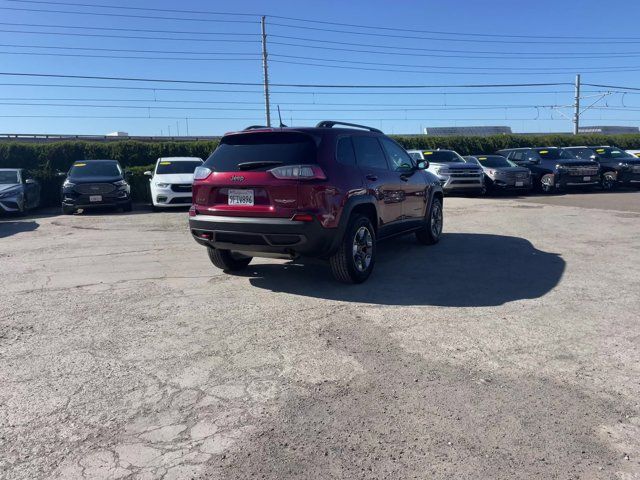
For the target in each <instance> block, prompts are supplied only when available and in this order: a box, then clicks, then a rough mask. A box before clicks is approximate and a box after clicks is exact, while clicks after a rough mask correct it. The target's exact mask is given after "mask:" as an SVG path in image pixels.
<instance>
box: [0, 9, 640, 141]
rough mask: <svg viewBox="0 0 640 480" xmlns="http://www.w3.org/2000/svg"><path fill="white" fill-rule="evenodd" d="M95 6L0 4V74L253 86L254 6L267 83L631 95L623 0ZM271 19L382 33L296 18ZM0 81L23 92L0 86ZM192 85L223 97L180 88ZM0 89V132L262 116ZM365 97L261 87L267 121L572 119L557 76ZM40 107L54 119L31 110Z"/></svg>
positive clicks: (237, 97) (230, 92)
mask: <svg viewBox="0 0 640 480" xmlns="http://www.w3.org/2000/svg"><path fill="white" fill-rule="evenodd" d="M53 2H56V3H58V5H55V4H53ZM64 2H66V4H65V3H64ZM107 3H108V2H107V0H103V1H101V2H98V1H95V0H60V1H58V0H52V1H51V2H45V3H40V2H35V3H34V2H25V1H10V0H0V11H1V15H0V18H1V19H2V20H1V21H0V22H1V24H0V44H2V46H0V56H1V57H0V58H1V64H0V65H1V67H0V71H2V72H22V73H44V74H63V75H91V76H111V77H139V78H154V79H162V78H163V79H180V80H201V81H222V82H249V83H260V82H262V67H261V61H260V59H259V55H260V49H261V46H260V42H259V40H260V37H259V30H260V25H259V15H260V14H265V15H267V16H268V18H267V33H268V44H269V53H270V60H271V62H270V66H269V68H270V80H271V82H272V83H284V84H299V83H309V84H378V85H409V84H410V85H415V84H420V85H460V84H469V83H471V84H490V83H546V82H552V83H555V82H561V83H562V82H564V83H568V84H570V83H572V82H573V81H574V76H575V73H581V74H582V81H583V82H586V83H595V84H612V85H621V86H629V87H638V88H640V81H638V79H639V78H640V31H639V30H638V28H637V27H638V18H640V2H637V1H635V2H634V1H629V0H626V1H621V0H611V1H608V2H603V1H602V0H583V1H575V0H563V1H559V0H555V1H552V0H537V1H535V2H522V1H519V0H511V1H506V0H505V1H501V0H500V1H499V0H484V1H471V0H466V1H450V2H447V1H442V0H440V1H425V0H421V1H413V0H412V1H402V2H391V1H380V0H373V1H371V0H368V1H362V0H355V1H349V2H347V1H336V0H326V1H323V2H301V1H289V0H287V1H270V2H264V1H255V0H251V1H235V2H213V1H211V2H205V1H201V0H184V1H182V2H175V1H168V0H155V1H153V2H152V1H150V0H137V1H136V0H133V1H132V2H128V3H127V2H125V1H122V0H116V1H114V2H111V5H113V6H122V7H129V8H130V7H140V8H150V9H170V10H178V9H180V10H182V9H184V10H192V11H208V12H229V13H242V14H255V15H252V16H246V15H245V16H233V15H207V14H203V13H172V12H162V11H147V10H135V9H134V10H131V9H118V8H100V7H98V5H107ZM71 4H86V5H91V6H77V5H71ZM27 10H31V11H27ZM51 10H58V11H59V12H52V11H51ZM70 12H92V13H99V14H100V15H80V14H74V13H70ZM127 15H128V16H127ZM269 16H270V17H269ZM278 16H280V17H293V18H301V19H308V20H316V21H321V22H337V23H345V24H352V25H371V26H379V27H385V28H387V29H386V30H385V29H367V28H359V27H355V26H340V25H332V24H326V23H311V22H300V21H296V20H291V19H283V18H276V17H278ZM143 17H165V18H155V19H153V18H143ZM176 18H183V19H190V20H177V19H176ZM220 20H224V22H220ZM71 27H75V28H71ZM393 29H405V30H404V31H399V30H393ZM142 30H151V31H146V32H145V31H142ZM328 30H342V32H338V31H328ZM25 32H40V33H37V34H36V33H25ZM42 32H50V33H51V32H57V33H58V35H47V34H42ZM174 32H184V33H174ZM433 32H451V33H452V34H442V33H433ZM61 34H64V35H61ZM222 34H227V35H222ZM230 34H233V35H230ZM469 34H477V35H469ZM398 36H407V37H423V38H398ZM518 36H524V37H518ZM113 37H120V38H113ZM121 37H156V38H144V39H143V38H121ZM158 37H159V38H158ZM283 37H289V38H283ZM291 37H294V38H291ZM554 37H589V38H573V39H571V38H554ZM604 37H609V38H608V39H607V38H604ZM230 40H231V41H230ZM283 44H288V45H283ZM292 44H293V45H292ZM45 47H47V48H45ZM131 50H135V51H131ZM352 50H360V51H352ZM143 51H147V52H143ZM158 52H161V53H158ZM162 52H164V53H162ZM480 52H489V53H480ZM26 53H32V54H29V55H27V54H26ZM33 53H40V54H46V55H33ZM563 54H564V55H563ZM83 55H85V56H83ZM86 55H88V56H91V55H101V56H107V57H117V58H91V57H87V56H86ZM559 56H564V57H567V58H557V57H559ZM581 56H583V57H596V56H600V57H601V58H579V57H581ZM122 57H156V58H151V59H150V58H122ZM157 57H162V58H157ZM185 58H187V59H188V60H185ZM238 59H241V60H238ZM284 62H295V63H284ZM319 65H320V66H319ZM625 69H626V71H625ZM602 70H607V71H606V72H603V71H602ZM10 83H13V84H15V83H26V84H31V86H15V85H7V84H10ZM33 84H41V86H34V85H33ZM42 84H47V85H67V87H63V86H43V85H42ZM87 86H108V87H116V86H117V87H135V88H136V89H114V88H109V89H106V88H87ZM154 87H156V88H157V89H156V90H155V91H154V90H153V88H154ZM162 88H173V89H184V90H187V91H178V90H162ZM194 89H199V90H227V91H188V90H194ZM583 90H584V91H585V93H584V95H585V97H588V98H585V99H583V105H585V106H586V105H589V104H590V103H592V102H594V101H596V100H597V99H598V97H597V96H594V95H597V94H598V92H601V91H602V92H603V91H607V90H609V89H605V88H598V87H589V86H584V87H583ZM0 91H1V93H0V112H2V113H0V133H65V134H106V133H108V132H111V131H115V130H120V131H126V132H129V133H130V134H132V135H159V134H161V133H162V134H164V135H167V134H168V133H169V129H170V132H171V134H172V135H175V134H177V133H178V131H179V133H180V134H181V135H184V134H186V132H187V123H188V128H189V133H190V134H191V135H215V134H221V133H223V132H225V131H228V130H234V129H239V128H242V127H244V126H246V125H248V124H255V123H264V107H263V93H262V89H261V87H259V86H244V87H240V86H224V85H218V86H216V85H204V84H203V85H195V84H160V83H143V82H130V81H127V82H124V81H98V80H88V79H62V78H35V77H16V76H4V75H0ZM372 92H373V91H372V90H362V89H354V90H348V89H345V88H342V89H333V90H330V89H322V88H309V89H300V88H294V87H275V86H274V87H273V88H272V97H271V100H272V105H273V108H274V113H273V116H272V118H274V119H276V118H277V113H275V106H276V105H280V107H281V110H282V116H283V120H284V122H285V123H293V124H294V125H309V124H313V123H315V122H317V121H318V120H322V119H337V120H343V121H357V122H360V123H368V124H371V125H373V126H376V127H382V128H383V129H384V130H385V131H386V132H389V133H418V132H419V131H420V130H421V128H423V127H427V126H456V125H457V126H463V125H509V126H511V127H512V128H513V130H514V131H516V132H518V131H532V132H536V131H538V132H543V131H544V132H548V131H570V130H571V123H570V121H569V120H567V119H565V118H564V117H563V116H562V114H561V113H560V112H563V113H564V114H565V115H567V116H571V109H570V108H565V109H560V111H558V110H557V109H552V108H551V106H554V105H567V104H571V103H572V102H573V87H572V86H571V85H560V86H546V87H536V88H528V87H527V88H524V87H522V88H495V89H484V88H468V89H460V88H451V87H442V88H432V89H424V90H416V89H413V90H407V91H402V92H401V91H399V90H398V89H395V90H379V91H376V93H372ZM420 92H422V93H420ZM461 92H464V94H462V93H461ZM494 92H495V93H494ZM505 92H506V93H505ZM24 104H31V105H24ZM35 104H39V105H35ZM45 104H49V105H45ZM50 104H56V105H55V106H54V105H50ZM536 106H537V107H538V108H536ZM596 106H597V107H599V108H598V109H592V110H590V111H588V112H586V113H585V114H584V116H583V119H582V124H583V125H603V124H604V125H631V126H637V125H640V90H638V91H636V92H635V93H633V92H632V91H630V92H629V93H627V94H626V95H622V93H613V94H611V95H608V96H607V97H606V98H604V99H602V100H600V101H599V102H598V103H597V104H596ZM519 107H522V108H519ZM42 116H51V117H53V118H38V117H42ZM66 117H75V118H66ZM83 117H86V118H83ZM94 117H129V118H94ZM131 117H146V118H131ZM148 117H152V118H148ZM153 117H166V118H153ZM187 119H188V120H187Z"/></svg>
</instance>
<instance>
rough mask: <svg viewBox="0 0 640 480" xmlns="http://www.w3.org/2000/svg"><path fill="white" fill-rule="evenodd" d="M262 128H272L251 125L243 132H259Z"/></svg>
mask: <svg viewBox="0 0 640 480" xmlns="http://www.w3.org/2000/svg"><path fill="white" fill-rule="evenodd" d="M261 128H270V127H267V126H266V125H249V126H248V127H247V128H245V129H244V130H243V132H244V131H247V130H259V129H261Z"/></svg>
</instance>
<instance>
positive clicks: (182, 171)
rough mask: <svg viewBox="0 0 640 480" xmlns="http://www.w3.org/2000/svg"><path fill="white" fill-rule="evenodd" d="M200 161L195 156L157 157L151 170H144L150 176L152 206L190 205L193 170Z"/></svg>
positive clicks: (200, 163)
mask: <svg viewBox="0 0 640 480" xmlns="http://www.w3.org/2000/svg"><path fill="white" fill-rule="evenodd" d="M202 163H203V162H202V159H201V158H197V157H167V158H159V159H158V161H157V162H156V167H155V168H154V169H153V172H152V171H147V172H144V174H145V175H148V176H150V177H151V179H150V180H149V182H150V186H151V201H152V202H153V207H154V208H160V207H180V206H185V205H190V204H191V185H192V184H193V172H194V170H195V169H196V168H198V167H200V166H202Z"/></svg>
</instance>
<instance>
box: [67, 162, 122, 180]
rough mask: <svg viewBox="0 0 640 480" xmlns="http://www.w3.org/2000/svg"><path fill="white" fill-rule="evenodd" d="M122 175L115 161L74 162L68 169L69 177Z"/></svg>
mask: <svg viewBox="0 0 640 480" xmlns="http://www.w3.org/2000/svg"><path fill="white" fill-rule="evenodd" d="M121 175H122V170H120V165H118V163H117V162H92V161H86V162H76V163H74V164H73V166H72V167H71V170H70V171H69V176H70V177H119V176H121Z"/></svg>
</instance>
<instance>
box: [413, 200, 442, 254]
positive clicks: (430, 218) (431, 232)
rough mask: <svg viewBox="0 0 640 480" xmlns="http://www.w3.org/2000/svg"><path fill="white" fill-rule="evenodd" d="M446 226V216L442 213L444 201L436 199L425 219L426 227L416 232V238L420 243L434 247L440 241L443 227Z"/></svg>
mask: <svg viewBox="0 0 640 480" xmlns="http://www.w3.org/2000/svg"><path fill="white" fill-rule="evenodd" d="M443 224H444V214H443V212H442V201H441V200H440V199H439V198H436V197H434V199H433V202H431V208H430V209H429V213H428V214H427V218H426V219H425V225H424V227H423V228H422V229H420V230H418V231H417V232H416V237H417V239H418V241H419V242H420V243H423V244H425V245H433V244H434V243H438V242H439V241H440V236H441V235H442V226H443Z"/></svg>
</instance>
